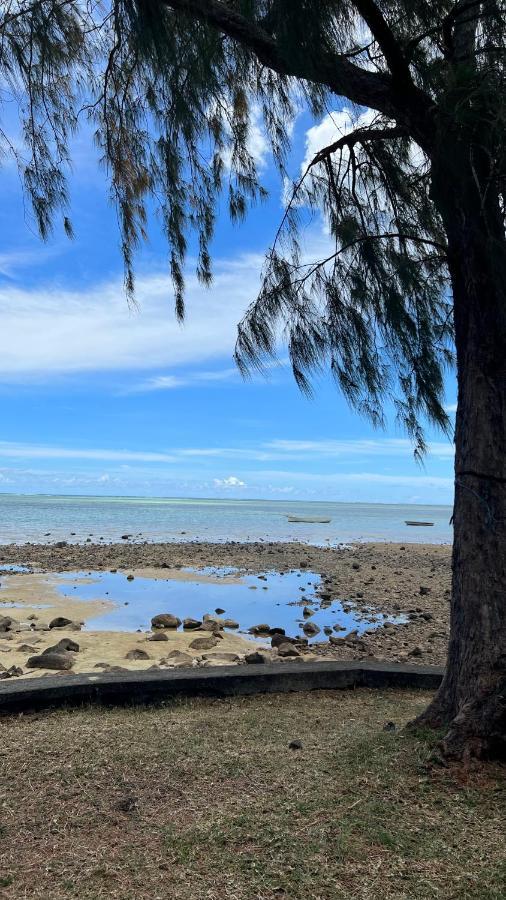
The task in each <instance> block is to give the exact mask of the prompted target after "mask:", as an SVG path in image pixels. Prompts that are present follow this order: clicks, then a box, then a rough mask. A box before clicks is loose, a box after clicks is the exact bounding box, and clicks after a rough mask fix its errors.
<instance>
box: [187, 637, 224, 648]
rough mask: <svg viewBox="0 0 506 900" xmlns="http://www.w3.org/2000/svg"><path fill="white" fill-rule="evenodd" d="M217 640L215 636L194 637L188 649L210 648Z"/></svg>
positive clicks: (214, 645)
mask: <svg viewBox="0 0 506 900" xmlns="http://www.w3.org/2000/svg"><path fill="white" fill-rule="evenodd" d="M217 643H218V641H217V640H216V638H215V637H201V638H195V640H193V641H192V642H191V644H190V650H212V648H213V647H216V644H217Z"/></svg>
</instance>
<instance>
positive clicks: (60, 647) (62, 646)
mask: <svg viewBox="0 0 506 900" xmlns="http://www.w3.org/2000/svg"><path fill="white" fill-rule="evenodd" d="M66 651H71V652H72V653H79V644H76V642H75V641H72V640H71V639H70V638H62V639H61V641H58V643H57V644H55V645H54V647H46V649H45V650H43V651H42V654H45V653H65V652H66Z"/></svg>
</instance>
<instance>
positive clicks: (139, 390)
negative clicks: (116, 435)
mask: <svg viewBox="0 0 506 900" xmlns="http://www.w3.org/2000/svg"><path fill="white" fill-rule="evenodd" d="M239 378H240V375H239V370H238V369H237V368H236V367H233V368H228V369H217V370H216V371H209V372H207V371H203V372H198V371H196V372H185V373H184V374H182V375H154V376H153V377H152V378H147V379H146V380H145V381H141V382H139V384H135V385H133V386H132V387H130V388H128V389H127V390H126V391H125V393H129V394H144V393H148V392H150V391H172V390H175V389H176V388H183V387H194V386H196V385H198V386H199V387H204V386H205V385H211V384H220V383H222V382H224V381H232V380H236V379H237V380H239Z"/></svg>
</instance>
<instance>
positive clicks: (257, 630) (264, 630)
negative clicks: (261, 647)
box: [249, 622, 271, 634]
mask: <svg viewBox="0 0 506 900" xmlns="http://www.w3.org/2000/svg"><path fill="white" fill-rule="evenodd" d="M270 630H271V627H270V625H266V624H265V622H262V623H261V624H260V625H252V626H251V628H250V629H249V633H250V634H269V632H270Z"/></svg>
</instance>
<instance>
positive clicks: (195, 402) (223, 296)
mask: <svg viewBox="0 0 506 900" xmlns="http://www.w3.org/2000/svg"><path fill="white" fill-rule="evenodd" d="M340 121H341V120H340V118H339V113H337V112H336V115H334V117H333V118H330V117H326V118H325V120H323V121H322V122H321V123H311V122H310V121H309V120H308V118H307V116H305V115H302V116H300V117H299V119H298V121H297V123H296V126H295V130H294V146H293V154H292V160H293V169H294V171H293V174H294V176H295V175H296V174H297V172H298V170H299V168H300V165H301V164H302V162H303V160H304V158H305V156H306V155H307V153H308V152H311V151H315V150H317V149H319V147H320V146H323V145H324V144H325V143H329V142H330V140H333V139H335V137H336V136H337V132H336V130H335V129H336V123H339V122H340ZM252 149H253V151H254V152H255V155H256V156H257V159H258V160H259V163H260V166H261V168H262V170H263V181H264V184H265V185H266V186H267V188H268V189H269V192H270V196H269V200H268V202H267V203H266V204H264V205H263V206H261V207H259V208H256V209H254V210H253V211H252V212H251V213H250V214H249V216H248V218H247V219H246V222H245V223H244V224H243V225H241V226H240V227H238V226H232V225H231V224H230V222H229V221H228V219H227V217H226V214H225V213H224V214H222V215H220V217H219V222H218V227H217V233H216V239H215V241H214V244H213V254H214V270H215V279H214V284H213V287H212V288H211V290H206V289H205V288H203V287H201V286H200V285H199V284H198V283H197V281H196V279H195V277H194V276H193V274H192V270H191V263H190V264H189V267H188V302H187V319H186V324H185V325H184V326H182V327H181V326H180V325H178V324H177V323H176V321H175V318H174V314H173V308H172V293H171V287H170V282H169V280H168V278H167V274H166V247H165V245H164V242H163V239H162V238H161V236H160V235H159V234H158V232H157V229H156V227H154V228H153V229H152V232H151V241H150V243H149V245H148V246H147V247H145V248H144V249H143V250H142V252H141V253H140V254H139V257H138V264H137V271H138V279H137V297H138V308H137V309H136V310H130V309H129V308H128V306H127V303H126V300H125V296H124V293H123V287H122V262H121V257H120V253H119V249H118V243H119V240H118V232H117V228H116V219H115V213H114V210H113V209H112V208H111V206H110V204H109V202H108V199H107V186H106V183H105V179H104V176H103V173H101V172H100V170H99V168H98V166H97V162H96V157H95V151H94V150H93V147H92V145H91V143H90V142H89V141H88V140H87V139H86V136H85V135H83V136H81V137H79V138H78V139H77V142H76V147H75V155H74V171H73V175H72V179H71V188H72V221H73V225H74V230H75V239H74V241H69V240H68V239H67V238H66V237H65V236H64V235H63V234H62V233H59V232H58V230H57V231H56V232H55V234H54V236H53V237H52V238H51V240H50V241H48V243H46V244H42V243H41V242H40V240H39V239H38V237H37V236H36V234H35V229H34V226H33V222H31V220H30V216H29V214H28V213H27V211H26V210H25V209H24V207H23V201H22V194H21V189H20V186H19V182H18V177H17V173H16V170H15V168H14V166H12V165H10V164H9V163H8V162H7V163H6V164H5V165H4V167H3V168H2V169H0V178H1V180H2V187H3V192H2V199H3V202H2V205H1V208H0V233H1V241H0V305H1V321H2V328H1V330H0V395H1V410H2V413H1V425H0V491H10V492H20V493H34V492H36V493H38V492H43V493H72V494H74V493H75V494H111V495H118V494H119V495H153V496H203V497H243V498H248V497H263V498H268V499H282V500H290V499H293V500H296V499H308V500H345V501H355V500H357V501H371V502H376V501H377V502H415V503H449V502H451V498H452V484H453V478H452V469H453V448H452V446H451V444H450V443H448V441H447V440H446V439H445V438H444V437H443V436H442V435H441V434H438V433H434V432H431V431H430V429H429V430H428V432H427V434H428V437H429V440H430V446H431V452H430V454H429V456H428V457H427V459H426V461H425V466H424V467H423V468H421V467H420V466H419V465H417V463H416V462H415V461H414V459H413V451H412V447H411V446H410V443H409V441H408V440H407V439H406V437H405V435H403V434H402V432H400V431H399V429H398V428H396V426H395V423H394V422H393V420H392V419H391V418H390V422H389V427H388V429H387V430H386V431H384V432H378V431H374V430H373V429H372V427H371V426H370V425H369V424H368V423H367V422H365V421H364V420H362V419H361V418H359V417H358V416H357V414H356V413H354V412H352V411H350V409H349V408H348V406H347V404H346V402H345V401H344V400H343V398H342V397H341V396H340V395H339V393H338V392H337V391H336V389H335V387H334V386H333V384H332V383H331V381H330V379H329V378H327V377H325V376H322V377H321V378H319V379H318V380H317V381H316V382H315V387H316V391H315V397H314V399H312V400H307V399H305V398H304V397H303V396H301V394H300V393H299V391H298V389H297V388H296V386H295V384H294V381H293V378H292V376H291V373H290V370H289V367H288V366H287V364H286V361H284V360H283V355H282V354H281V361H280V364H279V365H278V366H273V367H272V369H271V370H270V372H269V377H268V378H267V379H261V378H254V379H252V380H250V381H248V382H244V381H243V380H242V379H241V377H240V376H239V374H238V372H237V371H236V369H235V367H234V362H233V359H232V354H233V348H234V340H235V326H236V324H237V322H238V321H239V319H240V318H241V315H242V313H243V312H244V310H245V308H246V306H247V304H248V302H249V301H250V300H251V299H253V298H254V296H255V293H256V290H257V288H258V284H259V273H260V268H261V264H262V257H263V253H264V251H265V250H266V248H267V246H268V245H269V242H270V241H271V240H272V237H273V235H274V234H275V231H276V228H277V224H278V223H279V220H280V216H281V215H282V186H281V184H280V182H279V178H278V177H277V175H276V173H275V170H274V167H273V165H272V161H271V159H270V157H269V153H268V150H267V144H266V142H265V140H264V137H263V135H262V131H261V128H260V127H259V126H257V127H255V128H254V130H253V134H252ZM322 240H324V235H323V232H322V227H321V223H318V222H315V223H313V225H312V226H311V227H310V228H309V229H308V232H307V235H306V241H307V244H308V247H309V248H311V247H315V246H317V245H318V243H320V242H321V241H322ZM447 400H448V405H449V407H450V408H451V407H452V406H453V404H454V402H455V387H454V383H453V378H452V377H451V376H449V381H448V390H447Z"/></svg>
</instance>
